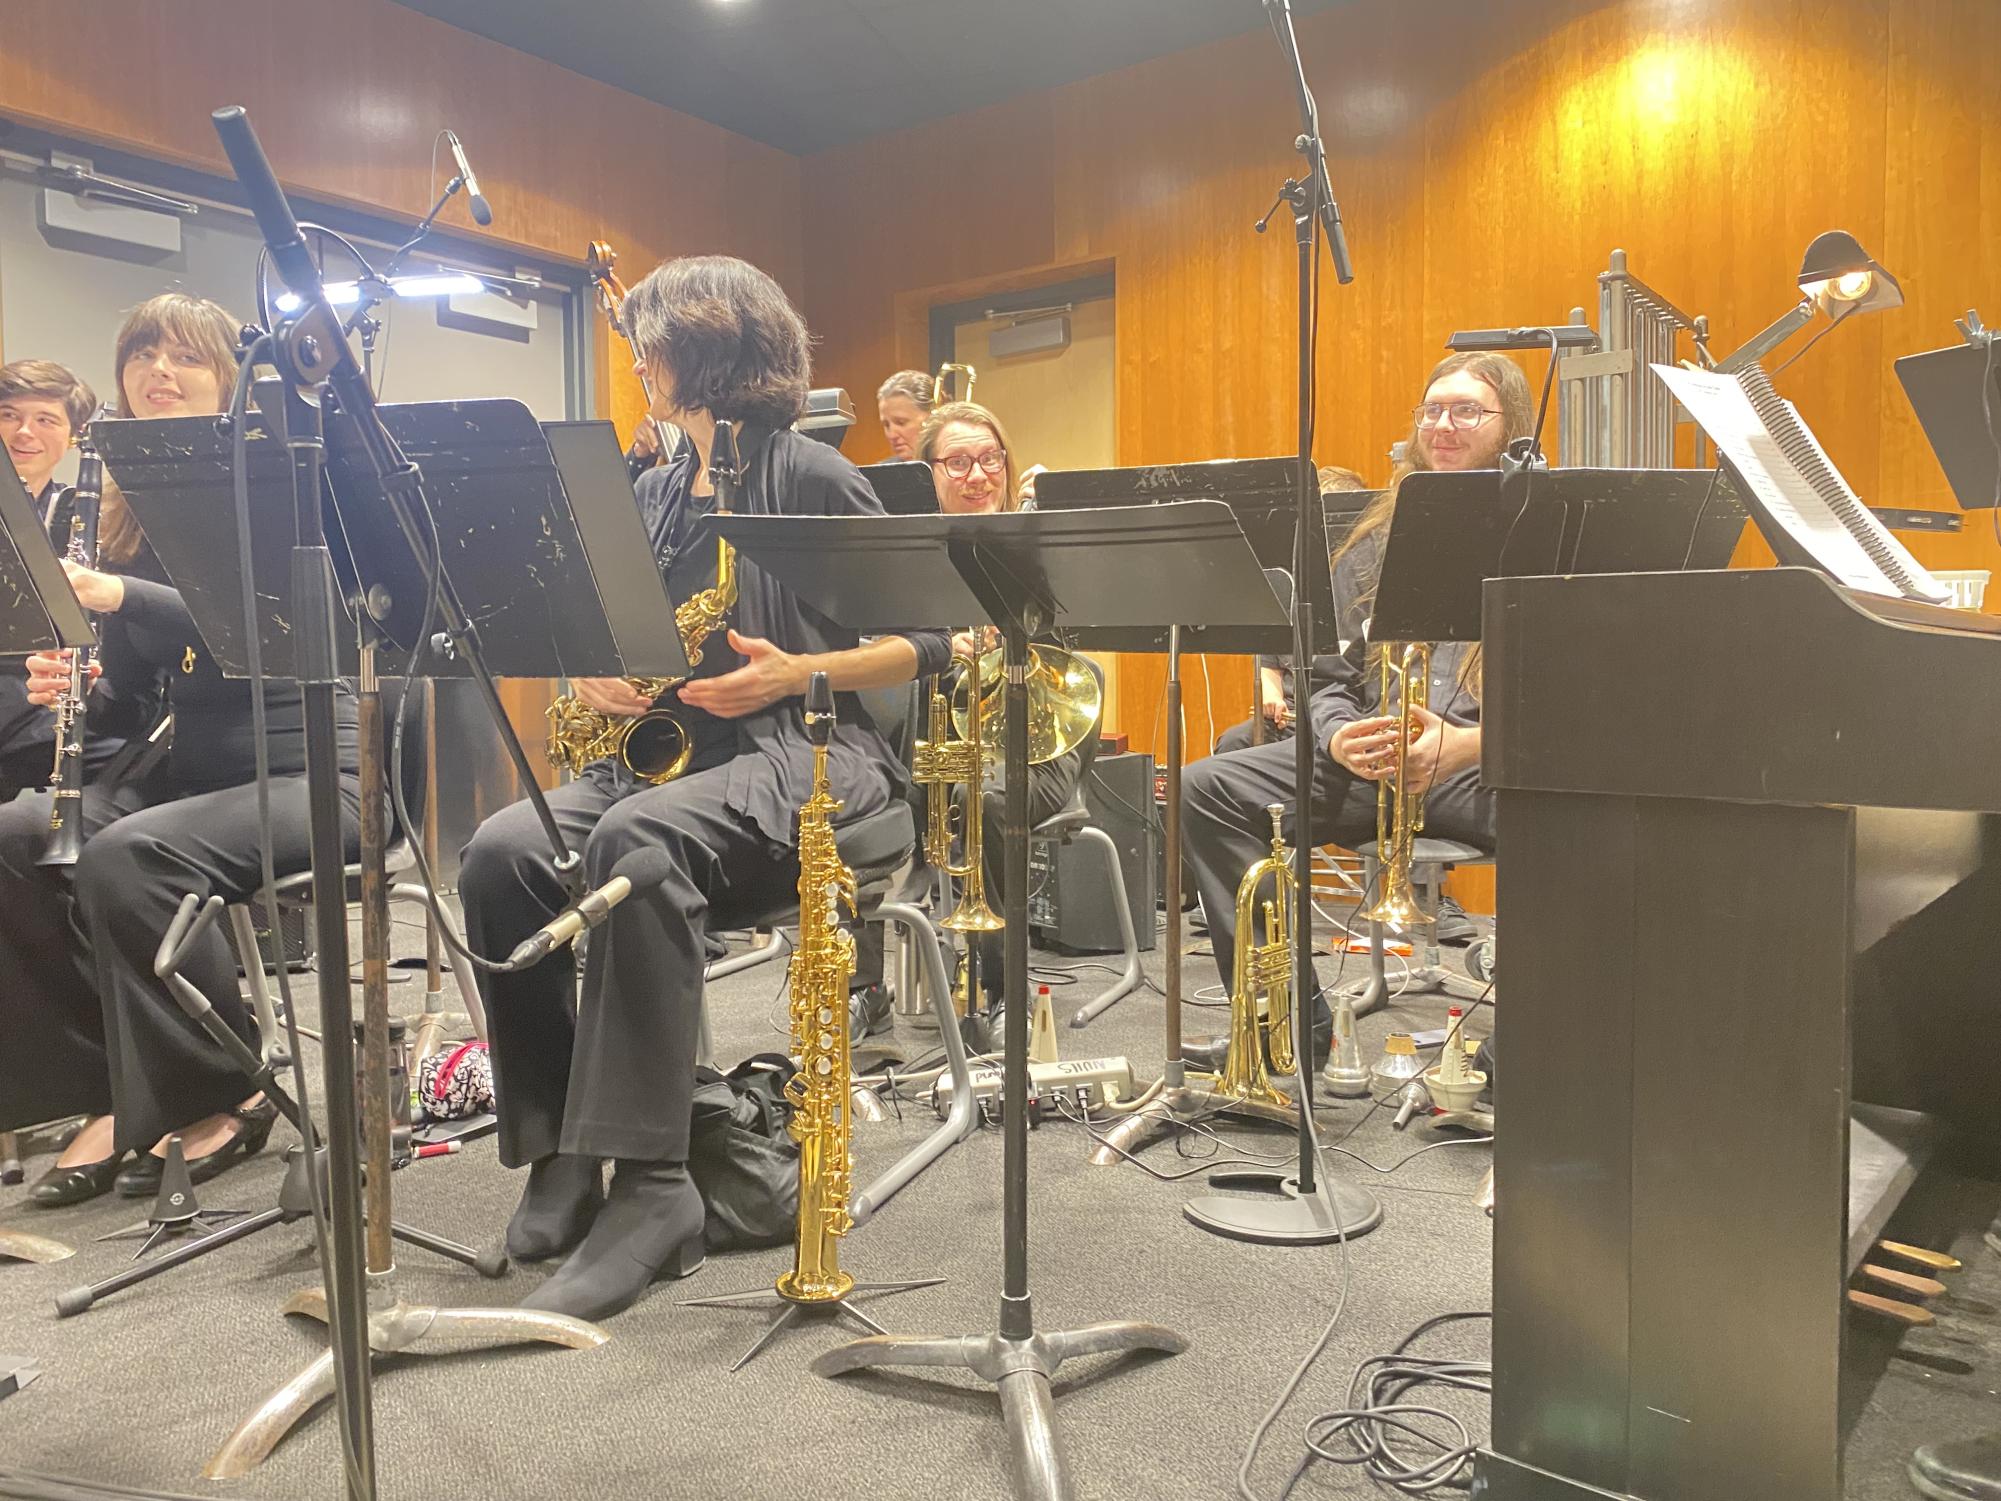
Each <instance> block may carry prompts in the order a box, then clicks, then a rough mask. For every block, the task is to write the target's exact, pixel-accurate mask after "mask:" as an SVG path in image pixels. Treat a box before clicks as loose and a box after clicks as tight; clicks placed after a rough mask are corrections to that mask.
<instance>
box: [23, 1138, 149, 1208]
mask: <svg viewBox="0 0 2001 1501" xmlns="http://www.w3.org/2000/svg"><path fill="white" fill-rule="evenodd" d="M124 1160H125V1154H124V1153H123V1152H113V1153H112V1154H111V1155H110V1156H109V1157H107V1158H105V1159H104V1160H103V1161H102V1162H82V1163H78V1164H77V1165H76V1166H75V1167H52V1168H50V1169H49V1170H48V1171H47V1172H46V1173H43V1174H42V1176H41V1177H39V1178H37V1179H36V1180H35V1186H34V1187H33V1188H31V1189H29V1190H28V1201H29V1202H30V1203H31V1204H33V1205H35V1207H36V1208H38V1209H61V1208H63V1207H64V1206H65V1205H69V1204H81V1203H83V1202H84V1201H85V1200H86V1199H95V1198H97V1197H99V1196H100V1195H102V1194H107V1193H109V1192H110V1191H111V1185H112V1184H113V1183H114V1182H115V1181H117V1178H118V1164H119V1163H121V1162H123V1161H124Z"/></svg>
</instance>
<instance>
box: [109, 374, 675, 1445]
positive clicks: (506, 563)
mask: <svg viewBox="0 0 2001 1501" xmlns="http://www.w3.org/2000/svg"><path fill="white" fill-rule="evenodd" d="M263 394H268V395H270V396H271V397H272V398H273V399H272V400H271V402H270V403H269V404H268V405H267V407H266V409H265V410H264V411H262V412H260V413H251V414H247V415H246V418H245V426H244V432H243V437H244V440H245V445H246V448H247V450H248V452H249V464H248V474H247V477H248V489H249V502H250V521H251V525H250V537H251V556H252V558H253V560H255V561H256V563H257V582H258V598H259V605H260V609H259V620H258V631H259V636H258V640H259V645H260V650H261V653H262V657H263V663H264V667H265V671H266V674H267V676H271V677H281V678H282V677H289V676H293V675H295V674H296V673H298V672H299V670H300V667H299V658H300V657H301V656H302V655H303V653H302V652H301V650H300V649H299V641H298V633H297V632H295V630H294V626H293V622H294V621H298V620H300V619H302V618H304V617H305V616H306V615H307V614H308V613H309V611H308V609H307V607H304V606H302V605H301V603H300V600H299V599H298V597H297V594H298V584H297V581H296V576H295V573H294V571H293V570H291V569H288V568H285V567H283V566H282V563H283V561H284V560H285V559H286V558H287V557H288V555H289V553H290V552H291V550H292V549H291V540H292V537H293V534H294V528H295V516H294V505H295V493H296V492H295V489H294V484H293V480H294V476H293V474H292V470H291V460H290V457H289V453H288V447H287V444H286V433H287V432H288V430H289V429H288V424H289V423H290V422H292V421H294V420H296V410H295V405H294V403H292V402H290V401H289V400H285V399H283V397H282V393H280V392H276V391H272V392H268V393H263ZM381 415H382V419H383V426H384V428H385V429H386V431H387V433H388V435H389V438H390V440H391V441H392V442H393V444H394V445H395V450H396V452H397V455H398V457H399V458H402V459H405V460H414V461H416V462H417V463H418V464H420V465H421V466H422V469H423V474H424V483H425V497H428V498H429V500H430V501H431V504H430V505H429V506H428V507H427V508H426V509H425V510H419V511H416V512H415V513H414V515H412V516H406V515H402V514H399V510H403V509H406V508H408V507H410V505H411V498H410V497H407V496H398V497H394V498H393V499H392V497H391V496H390V495H389V494H388V493H387V492H386V491H385V489H384V487H383V485H382V484H381V482H380V481H379V480H378V479H377V477H376V471H375V469H374V466H373V464H372V463H371V461H370V459H369V457H368V455H367V453H366V452H365V448H366V445H367V444H368V442H369V441H370V436H371V435H370V433H369V432H368V431H367V430H366V429H365V428H364V427H363V426H362V424H361V423H360V422H359V421H358V420H356V419H353V418H351V417H348V416H346V415H344V414H343V415H339V416H337V417H336V418H335V419H334V421H333V422H332V424H331V427H330V430H329V434H328V436H329V439H330V442H329V458H328V463H327V466H326V469H325V471H324V485H323V486H322V488H321V491H320V493H321V496H322V502H321V507H320V509H321V513H322V515H321V520H322V522H323V524H324V525H325V527H326V530H327V533H328V535H329V536H330V537H333V538H336V539H338V548H337V551H336V554H335V558H334V571H335V573H336V574H337V575H338V576H339V577H340V579H341V581H342V584H343V586H344V590H345V592H346V594H347V597H348V600H349V607H350V618H349V620H348V621H347V622H345V623H344V624H343V625H342V626H340V627H339V628H338V629H337V631H336V639H337V640H338V641H339V642H340V649H341V655H342V659H343V660H351V661H352V662H353V663H354V665H355V668H356V670H357V673H358V679H359V691H358V695H357V696H358V698H359V701H360V711H361V712H360V716H359V717H360V737H359V738H360V742H361V799H360V800H361V810H362V840H361V843H362V859H361V876H360V885H361V898H362V901H361V906H362V977H363V1017H364V1025H363V1028H362V1039H363V1043H362V1045H363V1048H364V1055H363V1063H362V1068H361V1071H360V1072H361V1077H362V1081H363V1091H364V1097H365V1103H366V1107H367V1108H366V1111H365V1119H364V1120H363V1122H362V1125H363V1135H364V1136H365V1138H366V1149H367V1158H368V1161H367V1175H366V1195H367V1211H366V1222H367V1242H366V1251H365V1254H366V1258H367V1267H368V1272H369V1277H368V1282H367V1288H366V1296H367V1299H368V1303H367V1309H368V1318H367V1329H368V1342H369V1346H370V1347H371V1348H373V1349H374V1350H376V1351H379V1352H382V1353H392V1352H393V1353H411V1354H423V1353H443V1348H444V1347H442V1346H441V1345H440V1343H439V1342H438V1341H432V1342H431V1343H429V1344H427V1343H426V1335H427V1334H428V1333H430V1332H433V1331H443V1330H445V1329H446V1328H449V1329H450V1330H451V1333H452V1335H453V1341H454V1343H453V1345H452V1346H451V1347H452V1348H464V1341H465V1340H466V1339H467V1338H477V1339H480V1340H482V1341H484V1342H485V1343H487V1344H489V1345H504V1344H513V1343H520V1342H524V1341H544V1342H548V1343H553V1344H559V1345H565V1346H568V1347H570V1348H588V1347H590V1346H592V1345H596V1344H601V1343H603V1341H604V1339H605V1337H606V1336H605V1335H604V1334H603V1332H602V1331H600V1330H598V1329H597V1328H596V1327H595V1326H594V1325H591V1324H588V1323H586V1322H584V1321H582V1320H579V1319H571V1318H566V1317H564V1316H563V1315H557V1314H546V1313H542V1312H539V1311H536V1310H531V1309H521V1308H481V1309H451V1310H441V1309H436V1308H426V1307H419V1306H415V1305H411V1304H407V1303H404V1302H403V1301H402V1300H401V1299H400V1298H399V1297H398V1296H397V1294H396V1290H395V1283H394V1279H393V1273H394V1270H395V1262H394V1252H393V1249H392V1244H391V1239H390V1237H391V1233H392V1228H391V1227H392V1225H393V1220H392V1218H391V1204H390V1189H389V1178H390V1143H389V1099H388V1052H387V1037H388V1026H387V1024H388V964H389V920H388V910H387V898H388V890H387V881H386V877H385V874H384V871H383V867H382V860H383V853H384V849H385V847H386V845H387V829H386V827H385V824H384V820H383V812H384V804H385V801H386V796H387V786H386V778H385V773H384V767H383V764H382V756H381V748H382V741H383V727H382V721H381V700H380V692H379V683H378V680H377V676H376V659H377V656H378V654H379V653H380V652H381V651H382V650H384V649H385V648H386V649H389V650H392V651H403V652H407V651H409V650H410V648H411V647H413V646H415V645H417V644H418V643H419V642H420V640H421V642H422V650H421V651H419V652H417V653H416V657H415V662H414V672H415V674H416V675H417V676H425V677H428V676H439V675H445V674H457V673H462V672H465V671H467V670H471V671H473V672H474V674H475V676H476V678H478V680H479V681H480V682H481V683H482V685H483V686H484V687H486V688H488V689H490V688H491V675H492V674H499V675H506V676H511V677H552V676H559V675H571V674H579V675H593V676H596V675H613V674H616V675H634V674H653V673H660V674H685V673H686V672H687V670H688V668H687V660H686V657H685V655H684V654H683V652H682V649H681V641H680V636H679V633H678V632H677V631H675V630H674V629H673V628H672V622H673V603H672V601H671V599H670V598H669V596H668V594H667V591H666V587H665V584H664V583H663V581H662V579H661V577H660V574H659V571H658V569H657V568H655V567H654V566H653V554H652V547H651V544H650V543H649V541H648V540H647V537H646V534H645V530H644V528H643V526H642V525H641V524H640V521H639V515H638V509H637V507H636V506H635V505H634V504H633V497H632V485H631V481H630V480H629V479H628V478H627V477H626V469H625V464H624V459H623V456H622V455H621V454H620V453H619V450H618V444H617V440H616V439H615V437H613V436H612V430H611V426H610V424H608V423H597V424H564V425H561V426H560V427H559V428H558V429H557V430H555V431H552V432H550V433H548V434H547V435H545V433H544V430H543V428H542V427H541V426H540V424H538V423H537V422H536V421H535V419H534V417H533V415H532V414H530V413H529V412H528V410H527V408H526V407H524V406H522V405H521V403H519V402H515V401H504V400H503V401H475V402H424V403H415V404H410V405H403V406H395V407H386V408H383V409H381ZM218 426H219V424H218V423H217V422H216V420H215V419H213V418H166V419H154V420H138V419H131V420H125V421H115V422H107V423H104V424H102V425H101V428H102V431H101V432H100V433H99V434H98V436H99V440H100V443H99V446H100V448H101V449H102V451H103V452H104V454H105V460H106V464H107V466H108V467H109V468H110V469H111V471H112V473H113V475H114V476H115V477H116V478H117V479H118V482H119V485H120V488H121V489H122V490H123V491H124V493H125V495H126V496H127V498H128V500H129V501H130V503H131V505H132V508H133V510H134V512H135V513H136V514H137V515H138V517H139V519H140V522H141V524H142V525H144V526H145V528H146V530H147V533H148V535H149V536H150V537H152V538H154V539H156V551H157V552H158V553H159V555H160V560H161V563H162V564H163V565H164V566H165V567H166V569H167V572H168V575H169V577H170V578H172V579H174V581H175V583H176V584H177V586H178V587H179V588H180V590H181V593H182V597H183V598H184V599H185V600H186V602H187V604H188V609H189V613H190V614H191V615H192V616H193V617H194V620H195V626H196V629H197V630H198V631H199V632H200V633H201V635H202V638H203V640H204V641H205V642H206V643H207V644H208V646H209V649H210V651H211V653H212V654H213V655H214V656H215V658H216V660H217V663H218V664H219V665H220V666H221V668H222V670H223V671H224V672H225V673H226V674H229V675H231V676H243V675H247V673H248V666H249V664H248V655H247V650H246V635H245V628H244V623H243V620H242V616H241V613H240V597H241V582H240V557H241V553H240V549H239V547H238V545H237V542H238V539H237V534H236V529H235V523H234V516H233V510H234V505H233V498H232V493H231V486H232V474H231V460H230V446H231V442H232V441H233V435H231V434H229V433H226V432H219V431H218ZM315 483H316V484H317V483H319V476H315ZM423 499H424V497H419V498H418V499H417V501H416V504H417V505H419V506H421V505H422V504H423ZM396 501H401V502H402V503H403V504H402V506H400V507H399V505H398V504H397V503H395V502H396ZM426 514H428V516H429V517H430V520H429V521H428V522H425V521H423V520H422V518H423V517H424V516H425V515H426ZM413 520H414V521H416V522H418V524H420V525H422V526H423V528H424V530H425V531H427V532H428V531H430V530H433V529H434V530H435V533H436V536H437V538H438V541H439V543H440V546H441V551H442V556H443V558H444V560H445V568H446V578H447V580H448V587H449V588H451V589H452V590H454V591H459V590H463V591H465V593H466V595H467V596H469V597H472V598H477V599H479V600H481V601H482V604H481V607H480V611H479V616H478V637H479V639H478V641H477V643H476V647H477V648H478V649H475V650H470V651H469V650H466V649H465V645H466V642H467V641H468V640H469V639H470V637H469V633H460V632H452V631H450V630H449V629H448V631H447V637H449V638H450V640H449V642H448V644H446V645H444V646H440V645H439V644H438V643H439V640H440V639H441V638H437V637H426V636H425V635H424V623H425V616H426V614H427V611H426V608H425V606H426V595H427V592H428V591H427V589H426V587H425V582H424V568H423V566H422V564H421V563H420V561H419V552H418V549H417V547H415V546H413V545H412V543H411V538H410V524H409V523H410V522H411V521H413ZM420 537H421V538H422V546H423V549H424V551H426V552H428V550H429V539H428V537H424V536H422V533H420ZM363 606H365V608H363ZM432 623H433V624H434V625H435V624H438V623H440V622H439V621H437V620H435V619H434V620H433V622H432ZM489 656H490V657H491V659H492V660H491V664H490V665H489V663H488V661H487V658H488V657H489ZM500 723H501V725H502V727H503V734H504V736H505V738H506V739H507V740H508V742H509V746H510V749H511V751H512V752H513V753H514V755H515V758H516V760H517V769H522V770H523V775H524V780H526V781H528V782H530V783H532V781H533V777H532V774H529V773H527V772H526V771H525V765H526V763H525V758H523V757H522V756H521V753H520V747H519V745H518V743H517V742H515V741H514V739H513V736H512V731H511V729H508V728H506V721H505V717H504V715H503V716H501V719H500ZM544 811H545V812H546V810H544ZM411 832H412V834H413V836H414V834H415V833H416V831H411ZM570 859H571V860H572V862H574V857H573V856H572V857H570ZM313 884H314V891H315V895H316V898H318V899H319V900H321V901H323V902H325V903H327V904H328V905H330V906H331V907H333V908H334V909H335V910H336V912H337V914H338V918H339V923H340V927H341V931H342V939H343V948H342V950H341V952H340V953H339V955H338V958H337V959H335V958H329V959H326V960H325V961H324V962H323V966H322V980H321V984H322V992H323V994H322V1001H323V1007H324V1009H325V1011H326V1013H327V1014H326V1018H325V1026H324V1028H323V1036H324V1037H325V1038H326V1039H328V1041H329V1042H330V1041H331V1040H332V1039H333V1038H334V1037H335V1036H336V1035H342V1034H344V1035H346V1036H348V1037H349V1038H350V1039H351V1037H352V1033H353V1027H352V1013H351V1011H350V1010H349V1009H348V1008H347V1006H346V1004H345V995H346V989H345V982H346V965H347V958H346V952H345V947H344V941H345V926H346V919H345V895H346V885H347V882H346V879H345V877H344V875H343V874H342V872H341V869H340V868H339V867H335V869H334V870H333V872H332V873H331V876H330V877H329V875H328V874H327V873H324V872H322V870H321V869H320V867H319V865H318V864H317V862H316V863H315V867H314V882H313ZM321 925H322V927H323V928H324V926H325V923H324V921H323V922H322V924H321ZM336 963H337V964H338V966H339V968H338V970H337V971H336V970H335V969H334V968H333V966H334V965H335V964H336ZM336 992H338V993H339V995H340V998H341V1003H340V1004H339V1006H338V1008H337V1007H336V1004H335V1002H334V996H335V993H336ZM327 1057H328V1083H327V1086H326V1087H327V1090H328V1098H329V1109H328V1128H329V1129H328V1133H327V1147H326V1150H327V1154H328V1160H329V1167H330V1170H331V1173H332V1175H333V1178H334V1181H335V1184H336V1193H335V1195H334V1199H335V1202H336V1204H337V1203H338V1202H339V1198H338V1185H339V1183H340V1180H341V1174H342V1172H343V1166H342V1164H340V1163H339V1162H338V1161H336V1160H335V1158H336V1155H337V1154H338V1153H339V1152H340V1151H341V1149H342V1131H343V1129H344V1128H343V1127H342V1125H341V1121H340V1118H339V1112H338V1111H337V1110H336V1109H335V1108H334V1106H335V1104H336V1102H339V1101H341V1099H342V1096H341V1091H342V1089H343V1088H345V1089H346V1091H347V1098H348V1099H350V1100H351V1099H352V1095H353V1084H352V1078H351V1077H350V1078H349V1080H348V1081H347V1082H346V1083H345V1084H343V1083H342V1081H340V1080H339V1079H336V1078H335V1077H334V1074H335V1067H334V1064H333V1050H332V1048H331V1047H330V1046H329V1047H328V1049H327ZM350 1066H351V1065H350ZM350 1108H351V1107H350ZM350 1150H351V1148H350ZM406 1238H407V1237H406ZM417 1243H419V1244H422V1243H423V1242H421V1241H420V1242H417ZM432 1248H433V1249H435V1247H432ZM331 1303H332V1306H333V1308H334V1310H336V1311H337V1310H338V1304H339V1299H338V1297H337V1296H336V1297H335V1298H334V1299H332V1300H331ZM329 1305H330V1300H329V1298H328V1295H327V1292H326V1290H324V1289H321V1288H314V1289H308V1290H306V1291H304V1292H301V1293H299V1294H297V1295H295V1296H294V1297H293V1298H292V1299H291V1300H290V1301H289V1302H288V1303H287V1304H286V1306H285V1312H287V1313H304V1314H308V1315H310V1316H312V1317H316V1318H320V1319H328V1320H329V1321H330V1322H331V1320H330V1319H329ZM336 1365H337V1355H336V1352H335V1351H329V1352H328V1353H327V1354H325V1355H322V1356H320V1357H319V1358H318V1359H317V1360H315V1361H314V1362H313V1363H312V1364H311V1365H310V1366H309V1367H308V1368H307V1370H306V1371H305V1372H304V1373H302V1374H301V1375H300V1376H299V1377H297V1378H295V1379H294V1380H292V1381H290V1382H288V1383H286V1385H284V1386H283V1387H281V1388H279V1390H278V1391H276V1392H275V1393H273V1394H272V1395H271V1396H270V1397H269V1398H267V1399H266V1401H265V1402H264V1403H263V1404H262V1405H261V1406H260V1407H259V1408H258V1410H257V1411H256V1412H255V1413H254V1414H253V1415H252V1416H251V1417H250V1418H248V1419H246V1420H245V1422H244V1423H243V1424H242V1425H241V1426H240V1427H239V1428H238V1429H237V1431H236V1432H235V1433H234V1434H233V1435H231V1437H230V1438H229V1439H228V1440H227V1441H226V1442H225V1443H224V1445H223V1447H222V1448H221V1449H220V1450H219V1451H218V1452H217V1453H216V1455H215V1457H214V1458H213V1459H212V1460H211V1461H210V1464H209V1467H208V1471H207V1473H208V1474H209V1475H210V1476H211V1478H230V1477H233V1476H238V1475H242V1474H245V1473H247V1472H248V1471H249V1470H250V1469H252V1468H254V1467H255V1466H256V1465H257V1464H259V1463H261V1462H262V1461H263V1460H264V1458H265V1457H266V1456H267V1455H268V1454H269V1453H270V1451H271V1450H272V1448H273V1447H275V1446H276V1444H277V1443H278V1442H279V1440H281V1439H282V1438H283V1437H284V1435H285V1434H286V1433H287V1432H288V1431H290V1429H291V1427H292V1426H293V1425H294V1424H296V1423H297V1422H298V1421H299V1420H300V1419H301V1418H303V1417H304V1416H305V1415H306V1414H307V1413H308V1412H310V1411H311V1410H312V1408H313V1407H315V1406H316V1405H318V1403H319V1402H321V1401H323V1400H325V1399H326V1397H327V1396H329V1395H332V1394H333V1393H334V1392H335V1389H336V1385H337V1379H338V1373H337V1370H336Z"/></svg>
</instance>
